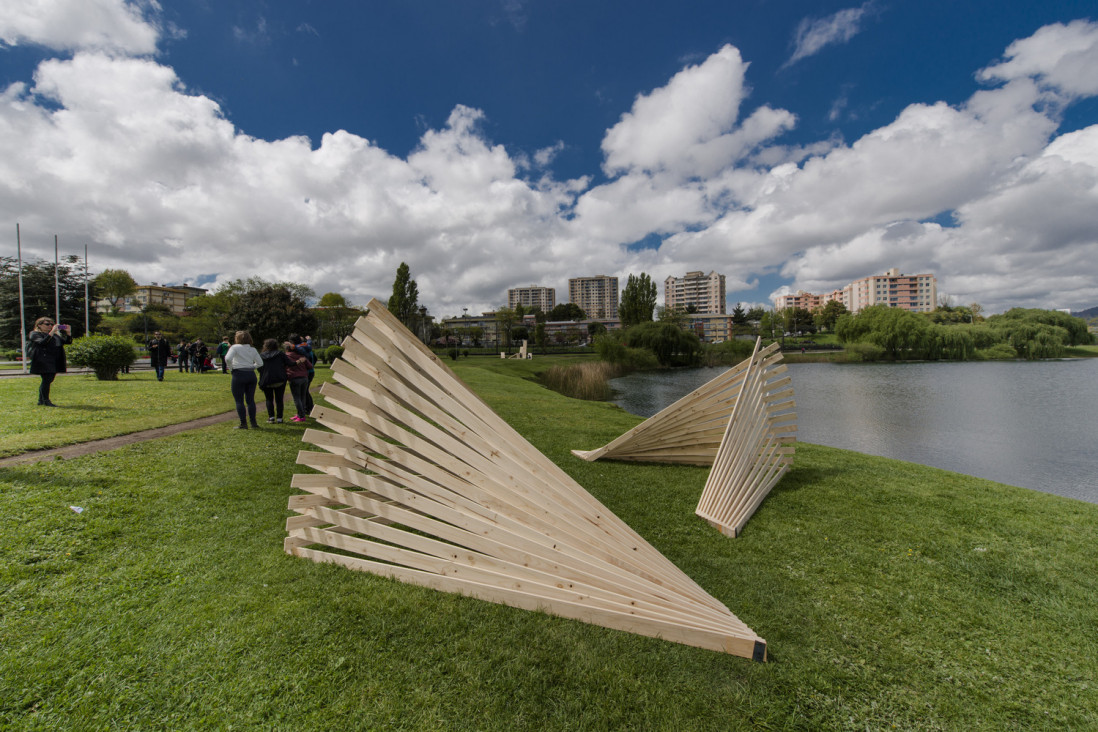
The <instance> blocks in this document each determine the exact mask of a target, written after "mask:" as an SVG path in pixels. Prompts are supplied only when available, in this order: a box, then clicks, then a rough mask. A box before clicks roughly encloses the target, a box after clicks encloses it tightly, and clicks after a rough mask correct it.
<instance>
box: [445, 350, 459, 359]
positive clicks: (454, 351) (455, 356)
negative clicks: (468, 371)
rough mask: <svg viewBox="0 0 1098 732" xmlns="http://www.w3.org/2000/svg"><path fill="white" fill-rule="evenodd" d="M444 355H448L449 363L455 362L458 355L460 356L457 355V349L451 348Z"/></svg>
mask: <svg viewBox="0 0 1098 732" xmlns="http://www.w3.org/2000/svg"><path fill="white" fill-rule="evenodd" d="M446 353H448V354H449V355H450V360H451V361H457V360H458V356H459V355H460V354H459V353H458V349H456V348H451V349H450V350H448V351H447V352H446Z"/></svg>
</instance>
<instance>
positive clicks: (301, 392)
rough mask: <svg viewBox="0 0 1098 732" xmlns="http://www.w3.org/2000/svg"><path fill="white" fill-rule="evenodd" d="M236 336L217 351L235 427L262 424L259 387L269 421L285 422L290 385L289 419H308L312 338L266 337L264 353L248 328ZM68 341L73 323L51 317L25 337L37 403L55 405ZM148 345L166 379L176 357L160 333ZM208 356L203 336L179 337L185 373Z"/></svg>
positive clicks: (40, 321) (160, 376)
mask: <svg viewBox="0 0 1098 732" xmlns="http://www.w3.org/2000/svg"><path fill="white" fill-rule="evenodd" d="M234 340H235V343H234V344H233V345H231V346H230V345H229V339H228V338H227V337H226V338H223V339H222V342H221V344H220V345H219V346H218V349H217V354H218V355H219V356H221V368H222V370H223V371H225V372H227V373H231V374H232V381H231V382H230V387H229V388H230V389H231V391H232V394H233V400H234V401H235V402H236V413H237V416H238V417H239V418H240V424H238V425H237V427H236V428H237V429H248V427H249V426H251V427H253V428H256V427H259V424H258V423H257V422H256V405H255V390H256V387H257V386H258V387H259V388H260V389H262V390H263V395H264V397H265V399H266V406H267V422H269V423H274V424H280V423H281V422H282V415H283V401H284V399H285V397H286V387H289V389H290V394H291V396H292V397H293V400H294V408H295V410H296V412H297V413H296V414H295V415H294V416H292V417H290V421H291V422H305V421H306V420H307V418H308V415H309V412H311V411H312V409H313V397H312V395H311V394H310V393H309V387H310V385H311V384H312V382H313V376H315V364H316V355H315V354H314V353H313V344H312V338H310V337H309V336H306V337H305V338H302V337H301V336H299V335H297V334H296V333H294V334H291V335H290V337H289V339H288V340H286V341H285V342H283V343H282V344H281V345H279V343H278V341H277V340H275V339H274V338H268V339H266V340H265V341H263V351H262V352H259V351H257V350H256V349H255V347H254V346H253V345H252V336H251V334H250V333H249V332H248V331H246V330H238V331H237V332H236V337H235V339H234ZM68 343H72V335H71V334H70V332H69V326H67V325H61V324H59V323H56V322H54V319H53V318H49V317H41V318H39V319H38V320H36V321H34V329H33V330H32V331H31V332H30V335H29V337H28V341H27V354H26V355H27V360H28V361H29V363H30V372H31V373H32V374H38V375H40V376H41V378H42V381H41V383H40V384H39V387H38V404H39V405H41V406H46V407H53V406H56V405H55V404H54V403H53V402H52V401H50V387H51V385H52V384H53V380H54V378H55V377H56V376H57V374H60V373H64V372H65V371H66V368H67V362H66V359H65V345H66V344H68ZM148 348H149V361H150V363H151V364H152V367H153V368H154V369H155V370H156V379H157V381H163V380H164V371H165V370H166V369H167V366H168V360H169V359H170V358H171V357H172V355H173V354H172V349H171V345H170V344H169V343H168V340H167V339H166V338H164V336H163V334H162V333H161V332H160V331H156V332H154V333H153V337H152V338H151V339H150V340H149V342H148ZM192 349H193V350H192ZM208 355H209V349H208V347H207V346H206V345H205V344H204V343H202V339H196V340H195V341H194V343H187V341H185V340H183V341H180V343H179V351H178V355H177V358H178V360H179V370H180V371H184V370H185V368H184V366H185V364H188V363H189V364H190V365H191V367H192V368H193V367H194V364H195V363H197V362H198V361H199V359H200V358H201V359H203V360H204V359H206V358H207V357H208ZM195 370H200V369H195ZM257 372H258V374H259V375H258V377H257V376H256V373H257Z"/></svg>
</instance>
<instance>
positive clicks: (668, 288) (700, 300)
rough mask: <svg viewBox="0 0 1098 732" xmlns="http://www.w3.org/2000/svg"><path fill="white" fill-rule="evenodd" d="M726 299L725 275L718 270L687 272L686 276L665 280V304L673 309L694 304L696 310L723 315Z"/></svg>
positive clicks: (681, 308) (682, 308)
mask: <svg viewBox="0 0 1098 732" xmlns="http://www.w3.org/2000/svg"><path fill="white" fill-rule="evenodd" d="M724 301H725V290H724V275H722V274H717V273H716V272H710V273H709V274H703V273H702V272H687V273H686V276H685V277H668V278H667V279H665V280H664V281H663V304H664V305H665V306H666V307H667V308H669V309H672V310H686V309H687V307H688V306H690V305H693V306H694V307H695V308H696V310H695V312H698V313H711V314H714V315H721V314H723V313H724V312H725V303H724Z"/></svg>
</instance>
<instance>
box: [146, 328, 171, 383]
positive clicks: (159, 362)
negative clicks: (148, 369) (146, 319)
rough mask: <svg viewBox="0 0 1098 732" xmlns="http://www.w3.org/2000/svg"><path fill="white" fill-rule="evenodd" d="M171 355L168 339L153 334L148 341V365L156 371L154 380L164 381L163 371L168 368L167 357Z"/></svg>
mask: <svg viewBox="0 0 1098 732" xmlns="http://www.w3.org/2000/svg"><path fill="white" fill-rule="evenodd" d="M170 355H172V347H171V346H169V345H168V339H167V338H165V337H164V336H162V335H161V334H160V331H156V332H155V333H153V337H152V340H150V341H149V365H150V366H152V367H153V369H155V370H156V380H157V381H163V380H164V370H165V369H166V368H168V356H170Z"/></svg>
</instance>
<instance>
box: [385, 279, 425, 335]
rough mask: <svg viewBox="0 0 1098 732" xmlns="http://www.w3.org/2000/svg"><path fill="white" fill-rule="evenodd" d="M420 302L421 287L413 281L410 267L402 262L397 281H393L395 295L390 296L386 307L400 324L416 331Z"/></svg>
mask: <svg viewBox="0 0 1098 732" xmlns="http://www.w3.org/2000/svg"><path fill="white" fill-rule="evenodd" d="M418 300H419V286H418V285H417V284H416V281H415V280H413V279H412V272H411V270H410V269H409V268H408V265H407V264H405V263H404V262H401V263H400V266H399V267H397V271H396V279H394V280H393V294H392V295H390V296H389V303H388V305H387V306H386V307H387V308H388V310H389V312H390V313H392V314H393V315H395V316H396V317H397V319H398V320H400V322H402V323H404V325H405V326H407V327H408V328H409V329H410V330H413V331H414V330H415V326H416V319H417V318H418V316H419V313H418V312H417V310H416V306H417V305H418V304H419V303H418Z"/></svg>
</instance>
